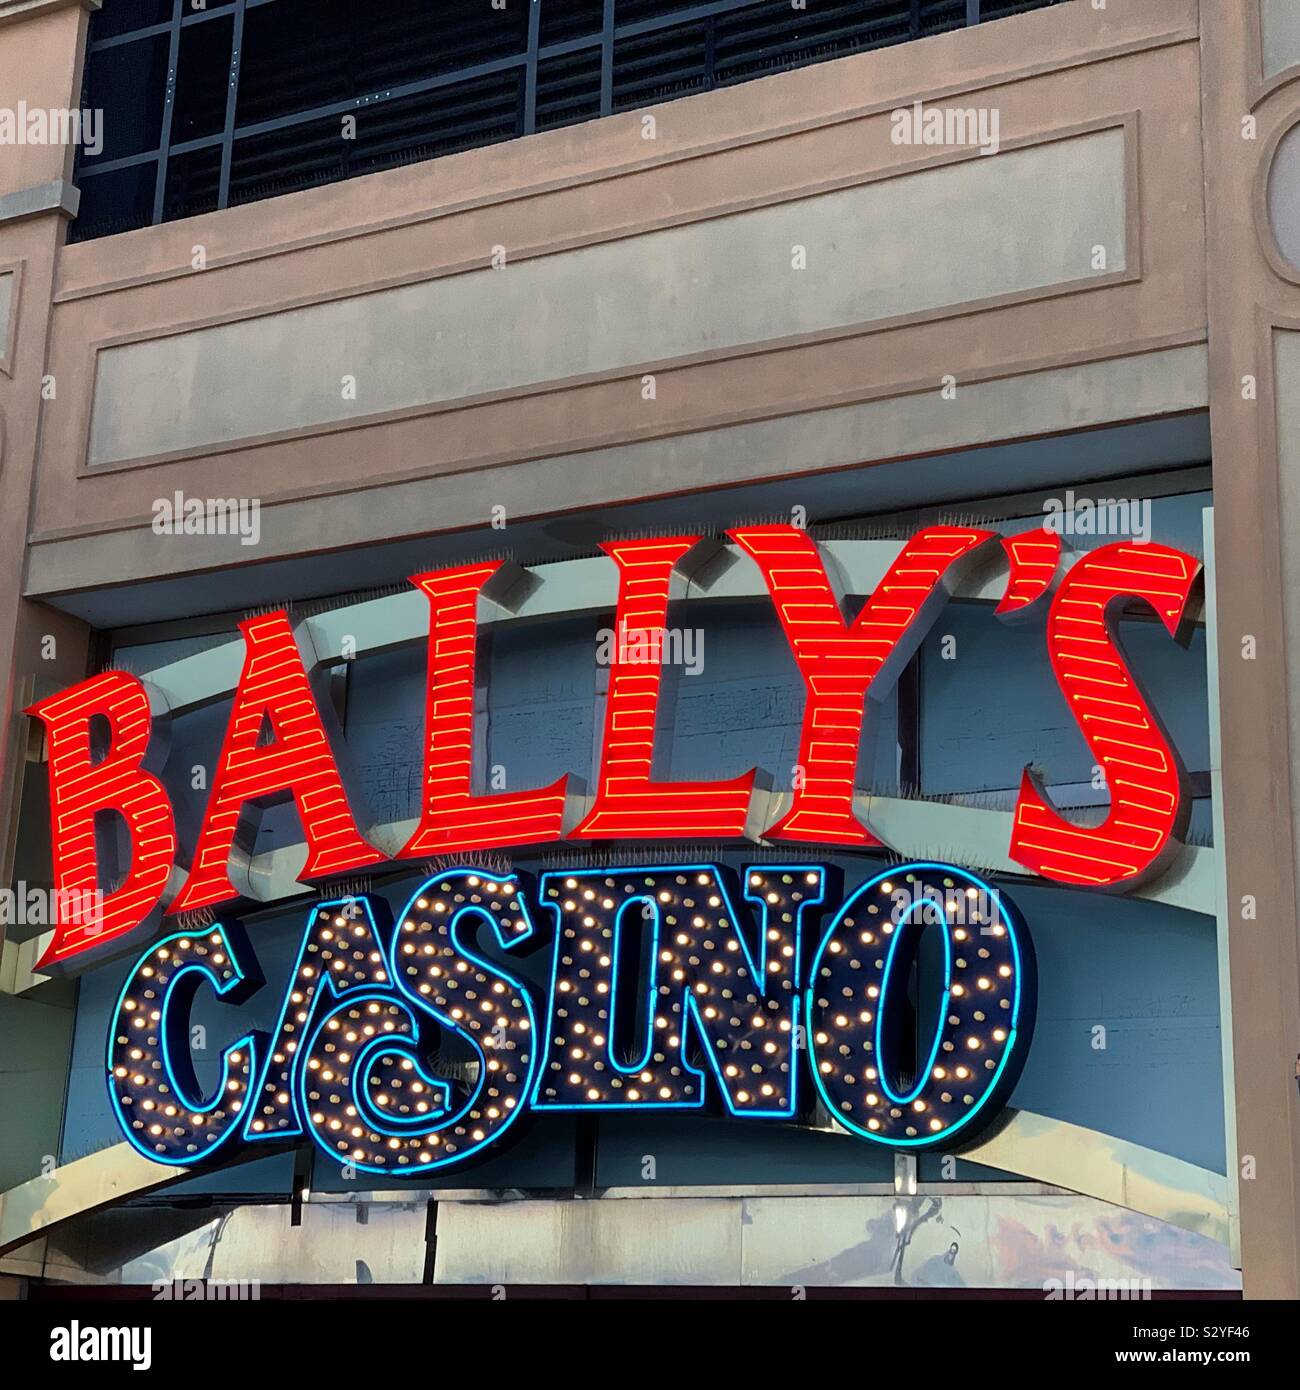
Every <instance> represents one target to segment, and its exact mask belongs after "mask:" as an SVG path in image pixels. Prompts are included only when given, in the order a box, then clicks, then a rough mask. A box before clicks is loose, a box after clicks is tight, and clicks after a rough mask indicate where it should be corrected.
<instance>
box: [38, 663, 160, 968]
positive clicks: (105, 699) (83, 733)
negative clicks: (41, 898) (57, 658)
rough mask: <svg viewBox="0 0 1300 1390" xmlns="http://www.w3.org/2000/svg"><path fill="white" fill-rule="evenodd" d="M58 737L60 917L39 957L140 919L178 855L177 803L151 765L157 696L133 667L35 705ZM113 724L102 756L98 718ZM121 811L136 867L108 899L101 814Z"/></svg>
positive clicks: (54, 794)
mask: <svg viewBox="0 0 1300 1390" xmlns="http://www.w3.org/2000/svg"><path fill="white" fill-rule="evenodd" d="M27 713H28V714H32V715H35V716H36V717H37V718H38V719H40V720H41V721H42V722H43V723H44V725H45V734H46V738H47V739H48V741H49V772H50V833H51V841H52V846H53V853H54V887H55V894H56V902H57V912H56V916H57V918H58V921H57V922H56V924H55V928H54V939H53V941H52V942H51V943H50V946H49V949H48V950H47V951H46V952H45V954H44V955H43V956H42V957H41V960H40V965H42V966H44V965H51V964H54V963H56V962H58V961H62V960H67V959H68V958H69V957H70V956H75V955H76V954H78V952H81V951H86V950H89V949H90V947H92V946H96V945H99V944H100V943H102V942H104V941H111V940H113V938H114V937H118V936H123V935H125V933H127V932H129V931H131V930H132V929H133V928H135V927H137V926H139V925H140V923H141V922H143V921H144V920H145V918H146V917H148V915H149V914H150V913H151V912H152V911H153V909H154V908H155V907H156V906H157V905H158V901H159V899H160V898H161V897H162V894H163V890H164V889H165V888H166V887H167V879H168V876H169V875H170V873H171V867H172V862H173V860H174V859H175V857H176V831H175V826H174V824H173V821H172V808H171V802H170V801H169V800H168V798H167V793H166V791H164V790H163V785H162V783H161V782H159V780H158V779H157V778H156V777H155V776H153V775H152V773H149V772H146V771H144V760H145V754H146V751H147V749H148V745H149V729H150V714H149V697H148V695H147V694H146V693H145V688H144V686H143V685H141V683H140V682H139V681H138V680H137V679H136V678H135V677H134V676H130V675H127V674H126V672H124V671H108V672H105V674H104V675H102V676H96V677H95V678H94V679H93V680H88V681H83V682H82V683H81V684H80V685H77V686H74V687H73V688H72V689H71V690H65V691H64V692H63V693H62V694H60V695H52V696H50V698H49V699H48V700H41V701H40V702H39V703H38V704H35V705H32V707H31V708H30V709H29V710H28V711H27ZM96 715H99V716H101V717H102V718H104V719H105V720H106V721H107V723H108V731H109V747H108V751H107V753H105V755H104V756H103V757H102V758H101V759H100V760H99V761H95V760H94V759H93V757H92V751H91V720H92V719H93V718H94V717H95V716H96ZM101 811H116V812H117V813H118V814H119V815H120V816H121V817H122V819H123V820H124V821H125V822H126V829H127V834H128V835H129V836H130V841H131V849H130V854H131V868H130V871H129V873H128V874H127V876H126V881H125V882H124V883H123V884H122V885H121V887H120V888H118V889H116V890H115V891H114V892H112V893H109V894H108V895H107V896H106V897H104V898H102V899H101V898H100V897H99V891H100V885H99V856H98V854H97V852H96V847H95V817H96V815H97V814H98V813H99V812H101Z"/></svg>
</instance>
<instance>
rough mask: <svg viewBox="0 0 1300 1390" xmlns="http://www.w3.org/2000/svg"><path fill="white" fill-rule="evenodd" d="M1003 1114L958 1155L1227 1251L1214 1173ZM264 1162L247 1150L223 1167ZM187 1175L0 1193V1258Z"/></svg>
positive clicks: (129, 1175) (109, 1155)
mask: <svg viewBox="0 0 1300 1390" xmlns="http://www.w3.org/2000/svg"><path fill="white" fill-rule="evenodd" d="M1003 1113H1004V1118H1005V1123H1004V1124H1003V1125H1002V1126H1001V1128H1000V1129H999V1130H998V1132H997V1133H996V1134H995V1135H993V1136H991V1137H988V1138H985V1139H983V1140H982V1141H980V1142H979V1143H977V1144H975V1145H973V1146H972V1147H970V1148H968V1149H965V1150H964V1151H963V1152H962V1153H961V1154H960V1157H962V1158H964V1159H967V1160H969V1161H971V1162H975V1163H983V1164H986V1165H988V1166H989V1167H994V1168H1000V1169H1001V1170H1002V1171H1003V1172H1008V1173H1016V1174H1019V1175H1021V1176H1022V1177H1024V1178H1027V1179H1029V1180H1031V1181H1035V1182H1042V1183H1048V1184H1050V1185H1051V1186H1053V1187H1057V1188H1063V1189H1065V1190H1067V1191H1070V1192H1074V1193H1077V1194H1078V1195H1079V1196H1081V1197H1095V1198H1098V1199H1099V1200H1101V1201H1104V1202H1109V1203H1111V1204H1112V1205H1114V1206H1118V1207H1124V1208H1125V1209H1127V1210H1129V1211H1134V1212H1137V1213H1139V1214H1140V1215H1142V1216H1151V1217H1154V1218H1156V1219H1157V1220H1160V1221H1166V1222H1168V1223H1169V1224H1170V1225H1173V1226H1178V1227H1181V1228H1182V1229H1183V1230H1187V1231H1195V1232H1196V1233H1197V1234H1199V1235H1204V1236H1209V1237H1210V1238H1211V1239H1212V1240H1217V1241H1219V1242H1220V1243H1222V1244H1225V1245H1226V1244H1227V1243H1228V1211H1227V1180H1226V1179H1225V1178H1224V1177H1222V1176H1221V1175H1220V1174H1218V1173H1212V1172H1210V1171H1209V1170H1208V1169H1206V1168H1198V1167H1196V1165H1195V1164H1192V1163H1186V1162H1184V1161H1183V1160H1182V1159H1178V1158H1172V1157H1170V1156H1169V1155H1168V1154H1162V1153H1158V1152H1156V1151H1155V1150H1154V1149H1147V1148H1143V1147H1142V1146H1141V1145H1140V1144H1132V1143H1129V1142H1128V1141H1127V1140H1124V1139H1116V1138H1114V1137H1113V1136H1112V1135H1109V1134H1101V1133H1099V1132H1098V1131H1096V1130H1091V1129H1085V1128H1083V1127H1081V1126H1079V1125H1072V1124H1069V1123H1068V1122H1066V1121H1065V1120H1054V1119H1051V1118H1049V1117H1047V1116H1045V1115H1037V1114H1033V1113H1032V1112H1030V1111H1026V1110H1010V1109H1008V1110H1006V1111H1004V1112H1003ZM834 1128H835V1129H836V1131H837V1132H842V1131H840V1130H839V1127H838V1126H834ZM846 1137H847V1136H846ZM853 1142H854V1143H860V1142H861V1141H860V1140H858V1139H856V1138H855V1139H854V1141H853ZM265 1156H266V1155H265V1152H264V1151H263V1150H262V1149H260V1148H254V1149H252V1150H251V1151H245V1154H244V1156H242V1157H237V1158H235V1159H234V1161H233V1162H232V1163H231V1164H230V1165H229V1166H230V1167H232V1168H233V1167H238V1166H239V1165H240V1164H241V1163H244V1162H252V1161H254V1160H255V1159H260V1158H264V1157H265ZM193 1176H194V1172H193V1170H192V1169H188V1168H175V1167H167V1166H164V1165H162V1164H157V1163H153V1162H151V1161H150V1160H149V1159H146V1158H144V1157H142V1156H141V1155H140V1154H139V1153H137V1152H136V1150H135V1149H133V1148H132V1147H131V1145H130V1144H126V1143H121V1144H115V1145H113V1147H112V1148H108V1149H101V1150H100V1151H99V1152H98V1153H94V1154H90V1155H89V1156H88V1157H86V1158H79V1159H76V1160H75V1161H74V1162H72V1163H68V1164H64V1165H63V1166H62V1167H60V1168H56V1169H55V1170H54V1172H53V1173H51V1174H50V1175H49V1176H48V1177H37V1178H31V1179H29V1180H28V1181H27V1182H25V1183H20V1184H19V1185H18V1186H17V1187H13V1188H10V1189H9V1191H8V1192H5V1193H2V1194H0V1255H4V1254H7V1253H8V1252H10V1251H12V1250H16V1249H17V1248H18V1247H20V1246H22V1245H25V1244H26V1243H27V1242H29V1241H32V1240H36V1239H38V1238H40V1237H42V1236H47V1235H49V1234H50V1233H51V1232H52V1231H54V1230H55V1229H56V1228H57V1227H59V1226H61V1225H62V1224H63V1223H65V1222H67V1221H71V1220H73V1219H74V1218H76V1217H78V1216H85V1215H87V1214H88V1213H90V1212H93V1211H95V1210H97V1209H98V1208H100V1207H106V1206H111V1205H112V1204H113V1203H115V1202H121V1201H126V1200H127V1199H128V1198H131V1197H137V1196H140V1195H141V1194H143V1193H147V1192H154V1191H157V1190H158V1189H160V1188H163V1187H166V1186H169V1185H170V1184H172V1183H174V1182H176V1181H178V1180H179V1179H181V1178H185V1177H193ZM420 1191H421V1189H418V1188H414V1187H413V1188H412V1189H411V1192H410V1194H404V1197H405V1198H406V1199H407V1200H409V1199H413V1198H415V1197H416V1196H417V1195H418V1194H419V1192H420ZM702 1191H704V1192H706V1193H707V1192H710V1191H712V1189H703V1190H702ZM737 1191H740V1189H737ZM444 1195H445V1194H444ZM616 1195H617V1198H618V1200H632V1198H633V1197H634V1196H635V1195H638V1194H629V1193H628V1192H626V1191H623V1190H620V1191H619V1192H618V1193H617V1194H616ZM646 1195H653V1194H646Z"/></svg>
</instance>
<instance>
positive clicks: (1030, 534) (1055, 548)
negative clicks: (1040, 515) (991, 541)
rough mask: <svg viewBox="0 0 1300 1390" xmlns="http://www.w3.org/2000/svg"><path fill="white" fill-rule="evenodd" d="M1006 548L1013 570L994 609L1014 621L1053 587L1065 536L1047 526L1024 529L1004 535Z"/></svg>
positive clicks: (999, 615)
mask: <svg viewBox="0 0 1300 1390" xmlns="http://www.w3.org/2000/svg"><path fill="white" fill-rule="evenodd" d="M1002 550H1003V553H1004V554H1005V555H1006V557H1007V564H1008V565H1009V566H1010V569H1011V573H1010V574H1009V575H1008V576H1007V587H1006V592H1005V593H1004V594H1003V595H1002V601H1001V602H1000V603H999V604H998V606H997V607H996V608H995V609H994V610H993V611H994V613H995V614H996V615H997V616H998V617H999V618H1005V619H1008V620H1009V621H1014V620H1015V619H1017V618H1019V617H1021V616H1022V615H1023V614H1024V612H1025V610H1026V609H1027V608H1030V607H1032V605H1033V604H1035V603H1037V602H1038V600H1039V599H1040V598H1042V596H1043V595H1044V594H1045V593H1046V592H1047V591H1048V589H1050V588H1051V586H1052V580H1053V579H1055V578H1056V571H1057V569H1058V568H1059V567H1060V564H1061V538H1060V536H1059V535H1057V533H1056V532H1055V531H1049V530H1047V529H1046V528H1045V527H1044V528H1043V529H1042V530H1037V531H1024V532H1022V533H1021V534H1020V535H1016V536H1003V538H1002Z"/></svg>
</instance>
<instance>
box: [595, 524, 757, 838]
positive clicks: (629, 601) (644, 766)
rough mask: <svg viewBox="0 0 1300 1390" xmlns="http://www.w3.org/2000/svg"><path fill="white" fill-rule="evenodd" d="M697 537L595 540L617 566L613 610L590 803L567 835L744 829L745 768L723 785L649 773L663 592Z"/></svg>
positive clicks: (750, 777)
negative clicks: (670, 779) (666, 778)
mask: <svg viewBox="0 0 1300 1390" xmlns="http://www.w3.org/2000/svg"><path fill="white" fill-rule="evenodd" d="M698 542H699V537H698V536H671V537H667V538H665V539H662V540H641V541H607V542H604V543H602V545H601V549H602V550H603V551H604V552H605V553H606V554H607V555H608V556H610V557H611V558H612V559H613V561H614V563H615V564H616V565H617V566H618V569H619V579H618V612H617V613H616V615H615V619H614V643H613V651H612V653H611V657H610V670H609V693H608V695H607V696H606V702H605V732H604V739H603V742H602V744H601V754H600V775H599V779H598V782H597V788H596V800H595V804H594V805H593V806H592V808H591V813H590V814H589V815H588V816H587V818H586V820H584V821H583V822H582V824H581V825H580V826H578V828H577V829H576V830H575V831H574V832H573V835H574V837H575V838H580V837H586V838H589V839H595V840H615V839H622V838H624V837H628V838H631V837H636V836H641V837H643V838H648V839H656V840H663V839H669V838H676V837H681V836H686V837H692V838H697V839H736V838H738V837H740V836H742V835H743V834H744V833H745V822H746V819H747V817H748V814H749V800H750V795H751V793H752V791H753V788H754V771H753V769H752V768H751V769H750V771H748V772H746V773H745V774H744V776H742V777H736V778H733V779H732V780H731V781H730V782H652V781H651V780H650V765H651V761H652V759H653V755H654V742H655V715H656V713H657V712H658V709H659V686H660V680H661V678H662V675H663V665H662V650H663V634H664V628H665V625H666V623H667V620H668V599H669V592H670V589H671V587H672V582H673V576H674V574H675V573H676V574H678V575H681V574H683V573H684V569H683V566H684V564H689V561H688V560H687V557H688V556H689V555H690V553H691V552H692V551H693V550H694V549H695V547H696V545H697V544H698Z"/></svg>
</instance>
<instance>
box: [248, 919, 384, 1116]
mask: <svg viewBox="0 0 1300 1390" xmlns="http://www.w3.org/2000/svg"><path fill="white" fill-rule="evenodd" d="M354 903H360V904H361V906H362V908H363V909H364V911H365V914H366V921H367V922H368V923H369V925H370V935H371V938H372V939H373V941H374V945H375V949H376V950H377V951H378V952H379V953H380V955H381V956H382V957H383V965H382V967H381V968H383V969H385V970H387V969H388V958H387V955H386V953H385V951H384V941H383V934H382V933H381V932H380V930H379V923H378V921H377V919H376V917H375V914H374V912H373V911H372V910H371V904H370V894H368V893H357V894H354V895H353V896H351V897H344V898H330V899H328V900H326V901H324V902H320V901H318V902H316V903H315V904H314V905H313V906H312V907H311V908H309V909H308V912H307V920H306V924H305V925H304V927H303V930H302V932H301V935H300V937H299V941H298V955H297V958H296V959H295V960H294V963H293V969H292V970H291V971H290V972H289V977H288V980H287V982H286V984H285V986H284V998H283V1000H282V1001H281V1004H280V1016H279V1018H278V1019H276V1022H275V1029H274V1031H273V1032H272V1033H271V1034H270V1040H269V1044H268V1046H267V1049H266V1061H265V1063H264V1064H263V1066H262V1067H261V1069H260V1070H259V1072H258V1076H257V1092H256V1094H257V1106H258V1107H259V1108H260V1106H261V1105H262V1096H263V1095H264V1094H265V1091H266V1082H267V1078H268V1077H269V1076H270V1075H271V1068H272V1067H273V1066H275V1065H277V1064H276V1063H275V1062H274V1061H273V1060H272V1059H273V1058H274V1056H275V1045H276V1043H277V1042H278V1041H279V1038H280V1032H281V1030H282V1029H283V1027H284V1023H285V1020H286V1019H287V1018H288V1017H289V1008H290V1004H289V996H290V994H292V993H293V987H294V982H295V981H296V980H297V978H298V972H299V971H300V970H301V969H302V963H303V960H304V959H305V958H306V955H307V944H308V942H309V941H310V940H311V934H312V930H313V926H314V923H315V921H316V918H317V915H318V914H320V913H322V912H328V911H330V910H331V909H332V908H342V907H347V906H350V905H352V904H354ZM387 906H388V905H387V903H385V904H384V907H385V910H387ZM334 982H335V977H334V976H333V975H326V976H324V977H323V978H322V979H321V981H320V982H318V984H317V987H316V988H315V989H314V990H313V991H312V996H311V1007H310V1008H309V1009H308V1010H307V1021H306V1022H305V1023H304V1024H303V1026H302V1029H301V1031H300V1032H299V1034H298V1038H297V1042H298V1046H297V1047H296V1048H295V1049H294V1053H293V1060H292V1061H291V1062H290V1063H289V1064H288V1066H289V1076H288V1079H287V1082H286V1085H287V1087H288V1091H289V1114H290V1116H291V1119H290V1123H289V1126H288V1127H287V1128H285V1129H263V1130H255V1129H253V1127H252V1125H253V1121H254V1120H255V1119H257V1118H259V1117H258V1115H257V1113H256V1109H254V1110H253V1111H251V1112H250V1113H249V1114H248V1115H246V1116H245V1117H244V1142H245V1143H247V1144H256V1143H259V1142H265V1141H266V1140H268V1139H300V1138H302V1136H303V1134H304V1133H305V1130H306V1126H305V1125H304V1124H303V1120H302V1114H301V1112H300V1111H299V1109H298V1102H297V1092H296V1088H295V1086H294V1079H295V1073H296V1072H297V1071H298V1058H299V1056H300V1055H301V1054H302V1049H303V1042H304V1040H305V1039H306V1038H307V1037H308V1035H309V1030H311V1028H312V1025H313V1023H314V1022H315V1020H316V1015H317V1013H318V1012H319V1010H320V1008H321V1005H322V998H321V986H322V985H324V986H326V987H327V988H328V989H329V991H330V994H331V995H332V996H333V997H334V999H336V1000H337V999H340V998H342V997H343V995H345V994H347V993H348V992H349V991H350V990H354V989H368V988H370V986H369V985H365V984H357V983H352V984H348V985H345V986H344V987H343V988H342V989H341V990H340V989H336V988H335V987H334ZM380 988H382V986H380ZM330 1011H331V1012H333V1008H332V1006H331V1010H330Z"/></svg>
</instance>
